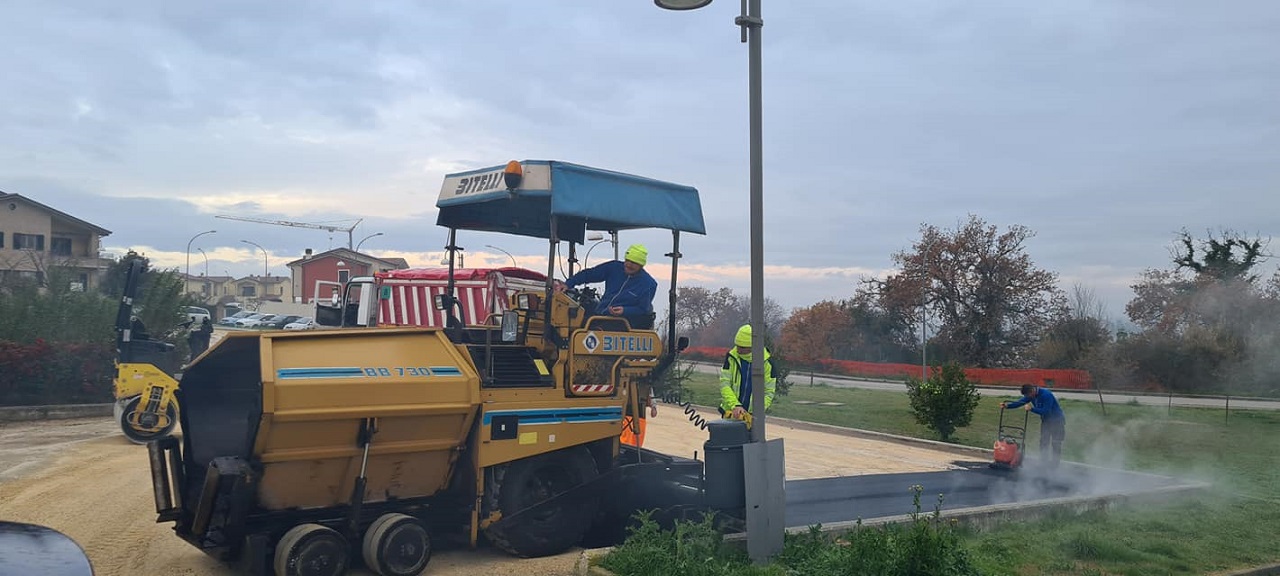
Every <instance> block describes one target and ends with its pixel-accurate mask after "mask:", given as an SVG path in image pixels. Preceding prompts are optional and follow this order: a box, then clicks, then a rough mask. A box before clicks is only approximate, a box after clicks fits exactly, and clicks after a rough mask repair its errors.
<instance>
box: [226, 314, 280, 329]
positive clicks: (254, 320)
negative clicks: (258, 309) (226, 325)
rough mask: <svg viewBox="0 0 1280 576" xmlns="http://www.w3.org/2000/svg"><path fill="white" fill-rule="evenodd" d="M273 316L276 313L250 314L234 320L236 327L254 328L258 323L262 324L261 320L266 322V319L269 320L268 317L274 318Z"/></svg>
mask: <svg viewBox="0 0 1280 576" xmlns="http://www.w3.org/2000/svg"><path fill="white" fill-rule="evenodd" d="M275 317H276V315H275V314H250V315H249V316H247V317H245V318H241V319H239V320H236V327H238V328H256V327H258V325H259V324H262V323H263V322H266V321H268V320H270V319H272V318H275Z"/></svg>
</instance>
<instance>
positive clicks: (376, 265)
mask: <svg viewBox="0 0 1280 576" xmlns="http://www.w3.org/2000/svg"><path fill="white" fill-rule="evenodd" d="M288 266H289V273H290V275H291V276H292V277H293V278H292V281H293V295H294V296H296V297H297V298H296V299H295V301H296V302H300V303H303V304H310V303H311V302H312V301H313V300H314V299H315V290H316V282H317V281H325V282H339V283H343V284H345V283H346V282H347V280H350V279H351V278H356V277H359V276H372V275H374V274H376V273H378V272H387V271H390V270H402V269H404V268H408V267H409V263H408V262H406V261H405V259H404V258H377V257H374V256H370V255H368V254H364V253H361V252H356V251H355V250H350V249H347V248H334V249H333V250H329V251H328V252H321V253H319V254H314V255H313V254H312V253H311V249H310V248H308V249H307V251H306V253H305V254H303V256H302V258H299V259H297V260H294V261H292V262H290V263H289V264H288ZM320 297H321V298H327V297H328V295H327V294H321V295H320Z"/></svg>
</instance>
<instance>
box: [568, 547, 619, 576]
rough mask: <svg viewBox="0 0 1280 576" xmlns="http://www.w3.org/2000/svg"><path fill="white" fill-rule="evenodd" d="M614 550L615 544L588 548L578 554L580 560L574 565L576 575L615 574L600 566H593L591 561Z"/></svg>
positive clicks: (611, 575)
mask: <svg viewBox="0 0 1280 576" xmlns="http://www.w3.org/2000/svg"><path fill="white" fill-rule="evenodd" d="M612 551H613V546H609V547H606V548H587V549H586V550H583V551H582V553H581V554H579V555H578V562H577V563H576V564H574V565H573V573H574V574H575V575H576V576H614V574H613V572H610V571H609V570H606V569H604V568H602V567H600V566H592V565H591V562H592V561H593V560H595V559H596V558H599V557H600V556H604V555H606V554H608V553H609V552H612Z"/></svg>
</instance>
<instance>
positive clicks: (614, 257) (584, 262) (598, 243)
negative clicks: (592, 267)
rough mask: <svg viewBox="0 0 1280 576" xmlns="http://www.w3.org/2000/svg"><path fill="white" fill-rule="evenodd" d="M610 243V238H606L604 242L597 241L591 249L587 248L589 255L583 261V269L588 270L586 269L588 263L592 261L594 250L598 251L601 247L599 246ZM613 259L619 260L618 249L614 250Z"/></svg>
mask: <svg viewBox="0 0 1280 576" xmlns="http://www.w3.org/2000/svg"><path fill="white" fill-rule="evenodd" d="M609 241H610V240H609V239H608V238H605V239H604V240H599V241H597V242H596V243H595V244H592V245H591V247H590V248H587V255H586V257H584V258H583V259H582V267H583V268H586V267H587V261H588V260H590V259H591V251H592V250H595V249H596V246H599V245H601V244H604V243H605V242H609ZM615 246H616V244H615ZM613 259H614V260H617V259H618V252H617V250H616V249H615V250H614V252H613Z"/></svg>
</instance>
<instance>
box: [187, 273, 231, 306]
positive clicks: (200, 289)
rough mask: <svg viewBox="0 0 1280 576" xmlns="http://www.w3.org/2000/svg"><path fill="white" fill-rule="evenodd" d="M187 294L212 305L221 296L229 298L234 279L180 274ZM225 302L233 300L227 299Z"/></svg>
mask: <svg viewBox="0 0 1280 576" xmlns="http://www.w3.org/2000/svg"><path fill="white" fill-rule="evenodd" d="M181 276H182V277H183V282H184V284H185V285H186V287H185V290H186V293H187V294H190V295H192V296H195V297H197V298H200V299H201V300H203V301H204V303H205V304H213V303H215V302H217V301H218V300H219V299H220V298H222V297H223V296H231V295H232V291H233V290H234V288H235V278H233V277H231V276H205V275H204V274H200V275H198V276H197V275H195V274H192V275H186V274H181ZM226 300H234V298H228V299H226Z"/></svg>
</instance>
